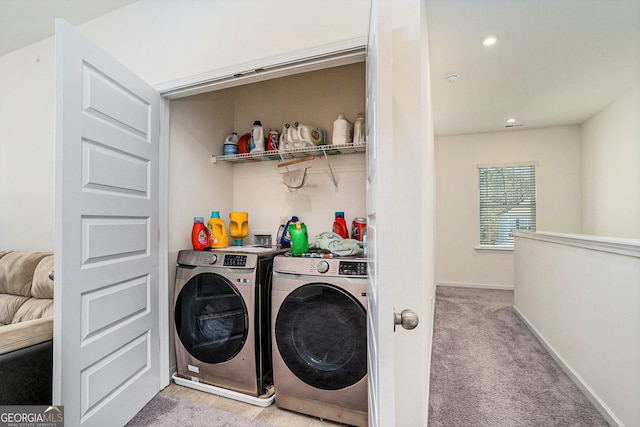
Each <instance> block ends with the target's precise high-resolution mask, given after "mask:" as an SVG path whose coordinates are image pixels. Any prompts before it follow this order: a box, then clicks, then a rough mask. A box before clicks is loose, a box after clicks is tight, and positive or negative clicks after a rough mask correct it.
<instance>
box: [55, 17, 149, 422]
mask: <svg viewBox="0 0 640 427" xmlns="http://www.w3.org/2000/svg"><path fill="white" fill-rule="evenodd" d="M159 106H160V95H159V94H158V93H157V91H156V90H154V89H153V88H152V87H150V86H149V85H148V84H146V83H145V82H143V81H142V80H140V79H139V78H138V77H136V76H135V75H134V74H132V73H131V72H129V71H128V70H127V69H125V68H124V67H123V66H122V65H120V64H119V63H118V62H116V61H115V60H114V59H112V58H111V57H110V56H108V55H107V54H106V53H104V52H103V51H102V50H100V49H99V48H97V47H96V46H95V45H93V44H91V43H90V42H88V41H87V40H86V39H85V38H84V37H83V36H82V35H81V34H80V33H79V32H78V31H77V30H75V29H74V28H73V27H72V26H70V25H69V24H68V23H66V22H64V21H62V20H57V21H56V168H55V170H56V177H55V188H56V190H55V194H56V196H55V197H56V202H55V204H56V220H55V224H56V230H55V249H54V251H55V298H54V301H55V302H54V304H55V319H54V328H55V333H54V336H55V339H54V380H53V382H54V396H53V399H54V403H55V404H58V405H64V409H65V421H66V425H69V426H75V425H110V426H116V425H124V424H125V423H126V422H128V421H129V420H130V419H131V418H132V417H133V416H134V415H135V414H136V413H137V412H138V411H139V410H140V409H141V408H142V407H143V406H144V405H145V404H146V403H147V402H148V401H149V400H150V399H151V398H152V397H153V396H154V395H155V393H157V392H158V390H159V389H160V379H159V366H158V363H159V362H158V360H159V354H160V345H159V332H158V331H159V323H160V322H159V319H158V311H159V309H158V308H159V300H158V288H159V271H160V268H159V253H158V238H159V194H158V192H159V190H158V183H159V178H158V172H159V170H158V167H159V164H158V161H159V146H158V145H159V142H158V141H159V132H160V125H159V117H160V112H159Z"/></svg>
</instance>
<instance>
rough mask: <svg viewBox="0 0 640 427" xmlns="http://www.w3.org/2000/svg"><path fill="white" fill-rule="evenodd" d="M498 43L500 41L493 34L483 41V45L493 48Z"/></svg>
mask: <svg viewBox="0 0 640 427" xmlns="http://www.w3.org/2000/svg"><path fill="white" fill-rule="evenodd" d="M497 41H498V36H497V35H495V34H492V35H490V36H487V37H485V38H484V39H482V45H483V46H493V45H494V44H496V42H497Z"/></svg>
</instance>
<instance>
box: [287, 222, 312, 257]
mask: <svg viewBox="0 0 640 427" xmlns="http://www.w3.org/2000/svg"><path fill="white" fill-rule="evenodd" d="M289 235H290V236H291V254H293V255H302V254H306V253H307V252H309V236H308V235H307V226H306V225H304V222H300V221H296V222H295V223H293V224H289Z"/></svg>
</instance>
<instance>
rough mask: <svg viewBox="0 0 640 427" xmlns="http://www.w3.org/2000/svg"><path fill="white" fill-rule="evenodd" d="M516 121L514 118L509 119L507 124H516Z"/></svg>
mask: <svg viewBox="0 0 640 427" xmlns="http://www.w3.org/2000/svg"><path fill="white" fill-rule="evenodd" d="M515 122H516V119H514V118H513V117H512V118H510V119H507V123H509V124H511V123H515Z"/></svg>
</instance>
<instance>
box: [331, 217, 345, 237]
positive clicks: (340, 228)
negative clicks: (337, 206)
mask: <svg viewBox="0 0 640 427" xmlns="http://www.w3.org/2000/svg"><path fill="white" fill-rule="evenodd" d="M333 232H334V233H336V234H338V235H339V236H341V237H342V238H343V239H348V238H349V230H348V229H347V222H346V221H345V220H344V212H336V219H335V220H334V221H333Z"/></svg>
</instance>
